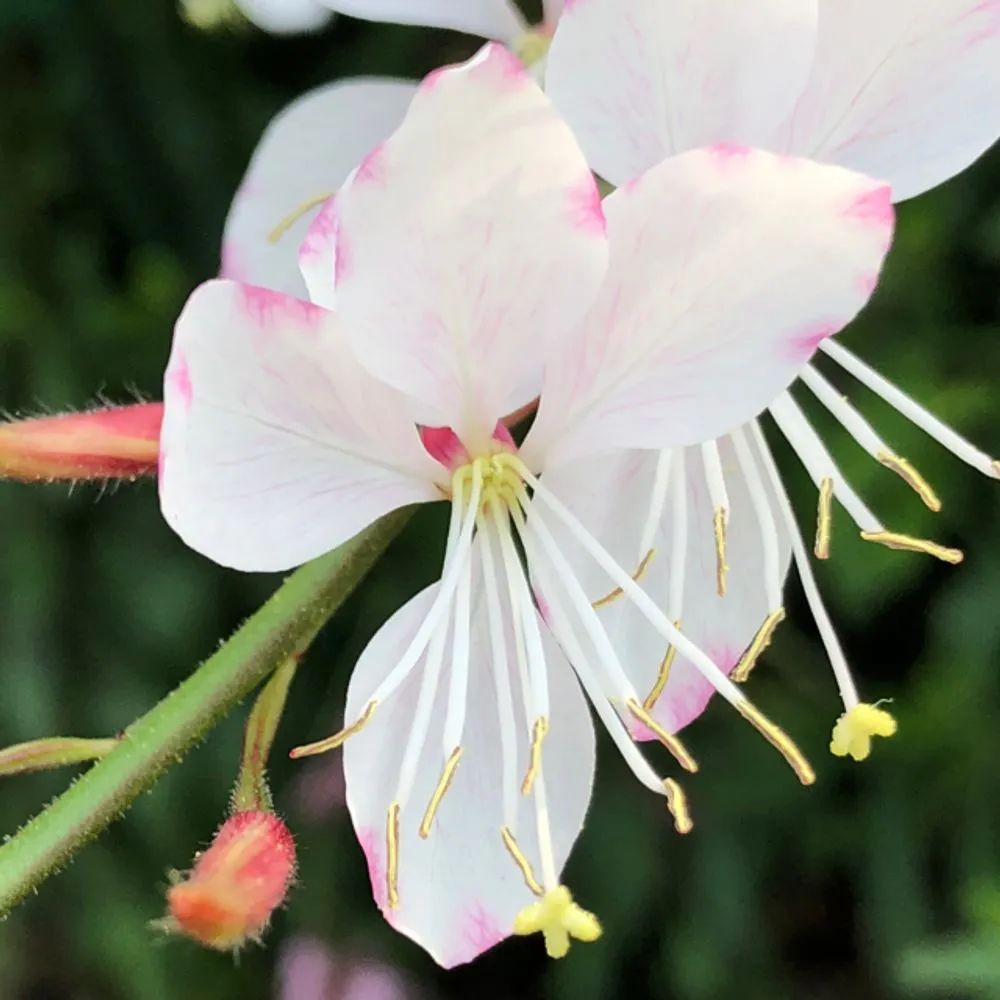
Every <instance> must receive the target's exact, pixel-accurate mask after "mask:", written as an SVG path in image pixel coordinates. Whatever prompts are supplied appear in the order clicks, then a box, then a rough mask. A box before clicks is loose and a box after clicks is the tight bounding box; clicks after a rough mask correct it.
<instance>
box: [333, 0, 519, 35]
mask: <svg viewBox="0 0 1000 1000" xmlns="http://www.w3.org/2000/svg"><path fill="white" fill-rule="evenodd" d="M323 2H324V3H325V4H326V5H327V7H329V8H330V9H331V10H336V11H339V12H340V13H341V14H350V15H351V17H361V18H365V19H366V20H369V21H394V22H396V23H397V24H422V25H426V26H427V27H429V28H451V29H452V30H453V31H464V32H466V33H467V34H469V35H481V36H482V37H483V38H495V39H498V40H499V41H501V42H514V41H516V40H517V38H518V37H519V36H520V34H521V33H522V32H523V31H524V30H525V24H524V19H523V18H522V17H521V15H520V13H519V12H518V10H517V8H516V7H515V6H514V4H513V3H511V2H510V0H323Z"/></svg>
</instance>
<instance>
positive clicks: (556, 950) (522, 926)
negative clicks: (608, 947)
mask: <svg viewBox="0 0 1000 1000" xmlns="http://www.w3.org/2000/svg"><path fill="white" fill-rule="evenodd" d="M514 933H515V934H519V935H525V934H538V933H541V934H543V935H544V936H545V951H546V954H547V955H548V956H549V958H564V957H565V956H566V954H567V953H568V952H569V944H570V938H575V939H576V940H577V941H587V942H589V941H596V940H597V939H598V938H599V937H600V936H601V924H600V922H599V921H598V919H597V917H595V916H594V914H593V913H588V912H587V911H586V910H584V909H581V908H580V907H579V906H577V904H576V903H574V902H573V897H572V896H571V895H570V891H569V889H567V888H566V886H564V885H560V886H556V887H554V888H552V889H550V890H549V891H548V892H547V893H545V895H544V897H543V898H542V899H541V900H539V901H538V902H537V903H532V904H530V905H529V906H526V907H525V908H524V909H523V910H521V912H520V913H519V914H518V915H517V917H516V918H515V920H514Z"/></svg>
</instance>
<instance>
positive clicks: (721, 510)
mask: <svg viewBox="0 0 1000 1000" xmlns="http://www.w3.org/2000/svg"><path fill="white" fill-rule="evenodd" d="M701 459H702V464H703V465H704V467H705V482H706V483H707V484H708V495H709V498H710V499H711V501H712V508H713V510H714V511H715V514H714V515H713V518H712V531H713V534H714V535H715V566H716V569H715V576H716V590H717V591H718V594H719V597H725V596H726V574H727V573H728V572H729V566H728V565H727V564H726V528H727V526H728V523H729V493H728V491H727V490H726V477H725V474H724V473H723V471H722V457H721V456H720V455H719V446H718V445H717V444H716V443H715V442H714V441H706V442H705V443H704V444H702V446H701Z"/></svg>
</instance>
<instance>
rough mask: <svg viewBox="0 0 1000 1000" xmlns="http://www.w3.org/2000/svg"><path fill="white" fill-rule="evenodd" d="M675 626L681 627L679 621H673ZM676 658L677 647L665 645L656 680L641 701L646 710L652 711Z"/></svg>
mask: <svg viewBox="0 0 1000 1000" xmlns="http://www.w3.org/2000/svg"><path fill="white" fill-rule="evenodd" d="M674 626H675V627H676V628H680V627H681V623H680V622H674ZM676 658H677V649H676V648H675V647H674V645H673V643H671V644H670V645H669V646H667V651H666V653H665V654H664V656H663V659H662V660H661V661H660V671H659V673H658V674H657V675H656V680H655V681H654V682H653V686H652V688H650V691H649V694H647V695H646V698H645V700H644V701H643V703H642V707H643V708H644V709H645V710H646V711H647V712H652V711H653V709H654V708H655V707H656V703H657V701H658V700H659V698H660V695H661V694H663V689H664V688H665V687H666V686H667V681H668V680H670V668H671V667H673V665H674V660H675V659H676Z"/></svg>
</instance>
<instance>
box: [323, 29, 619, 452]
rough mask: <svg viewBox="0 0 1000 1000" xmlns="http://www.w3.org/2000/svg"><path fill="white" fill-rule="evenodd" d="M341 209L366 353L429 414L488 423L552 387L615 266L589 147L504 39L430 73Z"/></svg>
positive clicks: (342, 253) (348, 297) (351, 297)
mask: <svg viewBox="0 0 1000 1000" xmlns="http://www.w3.org/2000/svg"><path fill="white" fill-rule="evenodd" d="M336 211H337V224H336V226H335V231H336V241H337V246H336V258H337V275H336V282H337V284H336V289H337V305H338V310H339V312H340V314H341V316H342V317H343V319H344V322H345V324H347V325H348V327H349V328H350V330H351V336H352V338H353V342H354V344H355V348H356V350H357V352H358V356H359V357H360V359H361V361H362V363H364V364H365V365H367V366H368V368H369V369H370V370H371V371H372V372H374V373H375V374H376V375H378V376H379V377H380V378H382V379H384V380H385V381H386V382H388V383H390V384H391V385H395V386H396V387H397V388H398V389H400V390H402V391H403V392H407V393H409V394H410V395H411V396H413V397H414V398H415V399H417V400H419V401H420V402H421V403H422V404H424V406H425V407H426V409H427V411H428V412H427V414H426V415H425V417H424V418H423V419H422V422H423V423H426V424H429V425H435V426H452V427H454V428H455V429H456V430H457V431H460V432H465V431H467V432H468V433H469V434H472V435H475V434H484V435H489V434H491V433H492V431H493V428H494V426H495V424H496V421H497V420H498V419H499V418H500V417H502V416H503V415H505V414H507V413H509V412H511V411H512V410H515V409H517V408H518V406H520V405H523V404H524V403H526V402H528V401H529V400H530V399H532V398H533V396H534V395H535V394H537V391H538V388H539V385H540V382H541V369H542V364H543V361H544V355H545V352H546V351H547V350H548V349H549V345H552V344H555V343H558V341H559V340H560V338H562V337H564V336H565V335H567V334H568V333H569V332H570V331H571V330H572V329H573V328H574V326H575V324H576V322H577V321H578V320H579V318H580V316H581V315H582V314H583V312H584V310H585V309H586V308H587V306H588V305H589V303H590V302H591V301H592V300H593V298H594V297H595V296H596V294H597V290H598V288H599V285H600V280H601V278H602V276H603V274H604V270H605V267H606V261H607V241H606V237H605V233H604V218H603V215H602V213H601V208H600V199H599V197H598V195H597V193H596V187H595V185H594V181H593V177H592V175H591V174H590V171H589V170H588V168H587V165H586V162H585V161H584V158H583V155H582V153H581V152H580V150H579V148H578V147H577V145H576V142H575V140H574V139H573V137H572V134H571V133H570V131H569V129H568V128H567V127H566V126H565V125H564V124H563V123H562V122H561V121H560V120H559V118H558V117H557V116H556V114H555V112H554V111H553V110H552V108H551V105H550V104H549V102H548V100H547V99H546V97H545V95H544V94H543V93H542V92H541V90H540V89H539V88H538V87H537V86H536V85H535V84H534V83H533V82H532V81H531V80H530V79H529V78H528V76H527V75H526V74H525V72H524V70H523V67H522V66H521V64H520V63H519V62H518V60H517V59H516V58H515V57H514V56H512V55H511V54H510V53H509V52H507V50H506V49H504V48H502V47H501V46H499V45H496V44H489V45H487V46H486V47H485V48H484V49H483V50H482V51H481V52H480V53H479V54H478V55H477V56H476V57H475V58H474V59H472V60H471V61H470V62H468V63H465V64H464V65H462V66H460V67H457V68H450V69H446V70H440V71H438V72H437V73H436V74H433V75H432V76H430V77H428V79H427V80H426V81H425V82H424V83H423V84H422V85H421V88H420V91H419V92H418V94H417V96H416V97H415V98H414V100H413V103H412V105H411V106H410V110H409V112H408V113H407V116H406V119H405V121H404V122H403V125H402V126H401V127H400V129H399V130H398V131H397V132H396V133H395V135H393V136H392V138H390V139H389V140H388V141H387V142H386V143H385V144H384V145H383V146H381V147H380V148H379V149H377V150H376V151H375V152H374V153H373V154H372V155H371V156H370V157H369V158H368V159H367V160H366V161H365V163H364V164H363V165H362V166H361V167H360V168H359V169H358V170H357V171H356V173H355V174H354V175H353V176H352V178H351V180H349V181H348V182H347V184H346V185H345V186H344V188H343V189H342V190H341V192H340V194H338V196H337V199H336ZM467 443H468V442H467Z"/></svg>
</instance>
